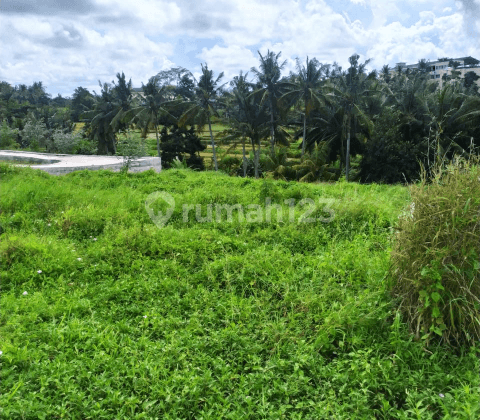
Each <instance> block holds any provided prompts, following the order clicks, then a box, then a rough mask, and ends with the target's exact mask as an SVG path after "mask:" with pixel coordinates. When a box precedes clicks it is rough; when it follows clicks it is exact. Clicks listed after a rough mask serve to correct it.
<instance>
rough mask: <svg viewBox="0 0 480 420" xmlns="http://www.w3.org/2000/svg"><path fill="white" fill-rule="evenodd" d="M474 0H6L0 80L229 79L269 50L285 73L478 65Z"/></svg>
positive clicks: (68, 89)
mask: <svg viewBox="0 0 480 420" xmlns="http://www.w3.org/2000/svg"><path fill="white" fill-rule="evenodd" d="M475 1H476V2H475V3H474V2H473V1H471V0H462V1H457V2H455V1H454V0H404V1H403V2H399V1H398V0H350V2H349V3H347V4H348V7H349V10H348V14H347V10H339V9H338V7H339V5H338V3H336V2H334V1H333V0H304V1H300V0H263V1H260V0H229V1H223V2H218V1H216V0H202V1H197V0H176V1H169V0H155V1H154V0H136V1H135V2H134V3H132V2H129V1H127V0H95V1H94V0H92V1H89V0H78V1H77V2H76V3H75V4H74V5H71V4H70V3H68V4H67V3H66V2H65V3H64V2H62V3H59V2H57V1H55V0H45V1H43V2H38V1H36V0H23V2H22V5H23V4H25V5H27V4H28V7H27V6H25V7H24V9H23V12H22V13H18V12H16V11H15V10H16V9H15V8H16V7H17V6H16V4H17V3H15V1H14V0H2V9H3V10H4V11H6V13H2V15H0V48H1V51H2V60H1V61H0V80H6V81H8V82H10V83H12V84H18V83H26V84H31V83H32V82H33V81H35V80H41V81H43V82H44V84H45V85H46V86H47V87H50V88H51V90H50V91H53V93H54V94H56V91H55V89H57V90H58V91H61V92H62V93H63V94H67V95H70V94H71V93H72V92H73V90H74V89H75V88H76V87H77V86H79V85H82V86H84V87H88V88H90V89H91V88H95V89H97V90H98V85H97V80H98V79H100V80H102V82H110V81H111V80H113V79H114V78H115V74H116V73H117V72H121V71H124V72H125V74H126V76H127V78H130V77H132V80H133V83H134V85H135V86H139V85H140V83H141V82H144V83H145V82H146V81H147V80H148V78H149V77H151V76H153V75H154V74H156V73H157V72H158V71H160V70H162V69H165V68H169V67H170V66H173V65H174V62H175V64H177V65H183V66H185V67H187V68H189V70H191V71H192V72H193V73H194V74H197V75H198V74H199V71H200V62H207V63H208V65H209V67H210V68H211V69H213V70H214V71H215V73H216V74H218V73H219V72H221V71H224V72H225V76H226V79H229V78H231V77H233V76H234V75H236V74H238V72H239V71H240V70H244V71H247V70H249V69H250V68H251V67H252V66H255V67H257V66H258V62H259V61H258V55H257V50H260V51H261V52H262V54H264V53H266V52H267V49H270V50H273V51H274V52H279V51H281V52H282V58H283V59H287V61H288V65H287V68H286V73H288V71H289V70H293V69H294V64H295V61H294V59H295V58H296V57H297V56H298V57H300V59H301V60H302V61H303V60H304V59H305V57H306V56H307V55H308V56H309V57H310V58H312V57H316V58H317V59H319V61H321V62H323V63H333V62H334V61H337V62H338V63H339V64H340V65H342V66H344V67H345V66H347V65H348V57H349V56H350V55H352V54H353V53H355V52H356V53H359V54H360V55H361V59H362V60H363V59H364V58H372V59H373V61H372V64H373V65H374V66H375V67H377V68H380V67H381V66H382V65H383V64H386V63H389V64H391V65H392V64H394V63H395V62H398V61H407V62H416V61H417V60H418V59H419V58H428V59H435V58H437V56H442V55H443V56H463V55H472V56H474V57H477V58H480V50H479V46H478V43H475V42H472V34H473V33H475V31H480V26H477V25H480V24H479V22H480V16H479V14H478V12H479V11H480V6H479V5H480V0H475ZM17 9H18V7H17ZM359 10H361V11H362V12H361V14H359V15H358V16H355V11H359ZM452 10H455V12H452ZM359 13H360V12H359ZM349 16H352V17H354V18H352V19H350V17H349ZM477 33H478V32H477ZM174 45H176V47H174Z"/></svg>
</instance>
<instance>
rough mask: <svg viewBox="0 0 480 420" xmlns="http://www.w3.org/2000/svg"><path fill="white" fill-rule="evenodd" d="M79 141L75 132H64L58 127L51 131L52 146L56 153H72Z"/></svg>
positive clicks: (79, 138)
mask: <svg viewBox="0 0 480 420" xmlns="http://www.w3.org/2000/svg"><path fill="white" fill-rule="evenodd" d="M80 141H81V137H80V136H79V135H78V134H76V133H73V132H72V133H64V132H63V130H59V129H57V130H55V131H54V132H53V147H54V149H55V151H56V152H57V153H68V154H70V153H74V152H75V149H76V148H77V146H78V144H79V143H80Z"/></svg>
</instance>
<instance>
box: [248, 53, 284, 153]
mask: <svg viewBox="0 0 480 420" xmlns="http://www.w3.org/2000/svg"><path fill="white" fill-rule="evenodd" d="M281 54H282V53H281V52H279V53H278V54H275V53H274V52H273V51H270V50H268V51H267V54H266V55H265V56H262V54H261V53H260V51H258V55H259V56H260V69H259V70H257V69H256V68H255V67H252V69H251V71H252V73H253V74H254V75H255V76H256V77H257V81H258V85H259V88H258V89H256V91H255V92H253V93H252V94H253V95H257V94H258V95H261V97H262V102H265V101H266V102H268V106H269V111H270V148H271V153H272V155H274V154H275V125H276V119H277V115H278V99H279V98H280V97H281V96H282V89H283V87H284V86H285V83H283V82H282V81H281V74H282V70H283V69H284V67H285V65H286V64H287V61H286V60H285V61H283V62H282V63H279V61H278V60H279V58H280V55H281Z"/></svg>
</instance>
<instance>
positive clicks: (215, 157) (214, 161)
mask: <svg viewBox="0 0 480 420" xmlns="http://www.w3.org/2000/svg"><path fill="white" fill-rule="evenodd" d="M208 129H209V130H210V140H211V141H212V153H213V163H214V164H215V171H218V162H217V154H216V152H215V142H214V141H213V133H212V123H211V122H210V115H209V116H208Z"/></svg>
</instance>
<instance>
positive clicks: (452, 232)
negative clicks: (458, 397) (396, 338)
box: [390, 161, 480, 344]
mask: <svg viewBox="0 0 480 420" xmlns="http://www.w3.org/2000/svg"><path fill="white" fill-rule="evenodd" d="M411 196H412V201H413V203H412V204H411V208H410V211H409V212H407V213H406V214H404V215H403V216H401V217H400V218H399V223H398V229H399V232H398V233H397V238H396V243H395V246H394V248H393V251H392V256H391V258H392V266H391V272H390V281H391V284H390V287H391V291H392V293H393V295H394V296H395V297H397V298H399V304H400V310H401V312H402V313H403V315H404V317H405V320H406V321H407V322H408V324H409V326H410V328H411V331H412V332H414V333H415V335H416V337H417V338H419V337H420V336H421V337H422V338H425V339H427V342H428V340H429V339H430V338H431V337H432V336H433V335H438V336H440V337H443V339H444V340H445V341H447V342H449V343H450V344H460V343H462V342H470V343H471V342H473V340H479V339H480V299H479V297H480V259H479V258H480V245H479V244H480V167H479V166H478V165H477V166H475V165H473V164H471V163H468V162H465V161H459V162H457V163H456V164H455V165H450V166H448V168H447V170H446V171H444V172H443V173H437V175H436V176H435V177H434V179H433V180H431V182H427V181H426V177H425V176H423V177H422V182H421V183H419V184H418V185H416V186H412V187H411Z"/></svg>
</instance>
